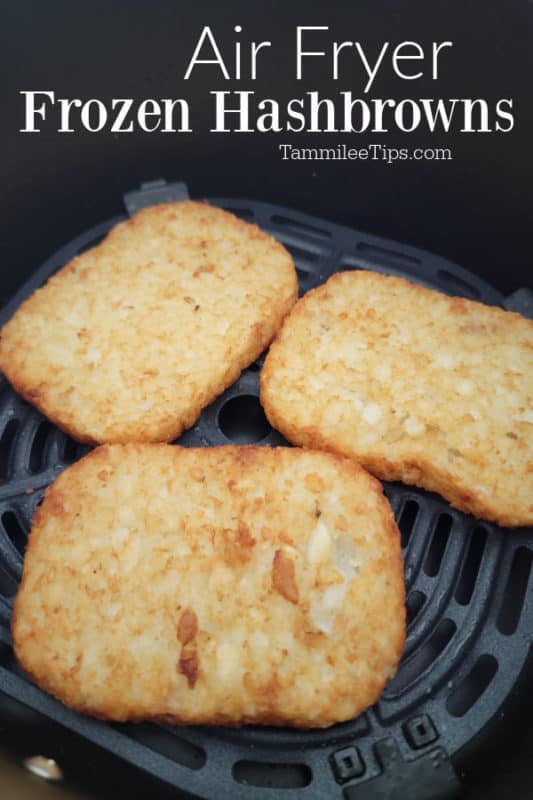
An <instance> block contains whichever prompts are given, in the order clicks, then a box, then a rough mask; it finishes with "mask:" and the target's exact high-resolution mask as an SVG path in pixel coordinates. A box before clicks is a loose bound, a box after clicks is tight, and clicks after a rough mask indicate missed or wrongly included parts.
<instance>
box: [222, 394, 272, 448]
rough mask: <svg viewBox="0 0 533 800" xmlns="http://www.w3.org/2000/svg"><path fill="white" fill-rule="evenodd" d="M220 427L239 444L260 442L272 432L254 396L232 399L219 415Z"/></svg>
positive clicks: (229, 437) (227, 436)
mask: <svg viewBox="0 0 533 800" xmlns="http://www.w3.org/2000/svg"><path fill="white" fill-rule="evenodd" d="M218 427H219V428H220V430H221V431H222V433H223V434H224V436H225V437H226V438H227V439H230V440H231V441H232V442H236V443H237V444H251V443H253V442H259V441H261V439H264V438H265V436H267V435H268V434H269V433H270V431H271V430H272V428H271V427H270V424H269V422H268V420H267V418H266V417H265V412H264V411H263V409H262V408H261V404H260V403H259V398H258V397H256V396H255V395H252V394H242V395H237V396H236V397H231V398H230V399H229V400H228V401H227V402H226V403H225V404H224V405H223V406H222V408H221V409H220V411H219V413H218Z"/></svg>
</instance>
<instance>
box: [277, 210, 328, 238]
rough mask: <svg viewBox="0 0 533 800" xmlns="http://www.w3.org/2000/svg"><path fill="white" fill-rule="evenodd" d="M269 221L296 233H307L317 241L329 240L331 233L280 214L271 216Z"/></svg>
mask: <svg viewBox="0 0 533 800" xmlns="http://www.w3.org/2000/svg"><path fill="white" fill-rule="evenodd" d="M270 219H271V221H272V222H273V223H274V224H275V225H281V226H282V227H284V228H289V229H290V230H292V231H295V232H296V233H307V234H309V235H310V236H316V237H317V238H318V239H331V231H328V230H325V229H324V228H317V227H315V226H314V225H309V223H307V222H300V220H296V219H290V218H289V217H284V216H282V215H281V214H273V215H272V216H271V218H270Z"/></svg>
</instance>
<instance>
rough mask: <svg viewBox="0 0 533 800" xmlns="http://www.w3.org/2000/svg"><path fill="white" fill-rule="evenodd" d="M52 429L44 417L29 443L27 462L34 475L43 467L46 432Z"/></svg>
mask: <svg viewBox="0 0 533 800" xmlns="http://www.w3.org/2000/svg"><path fill="white" fill-rule="evenodd" d="M53 430H54V428H53V425H52V424H51V423H50V422H48V420H46V419H45V420H43V421H42V422H41V423H39V427H38V428H37V430H36V432H35V436H34V437H33V442H32V445H31V451H30V463H29V467H30V472H31V473H33V474H34V475H35V473H36V472H40V471H41V470H42V469H43V468H44V467H45V452H46V440H47V438H48V434H49V433H51V432H52V431H53Z"/></svg>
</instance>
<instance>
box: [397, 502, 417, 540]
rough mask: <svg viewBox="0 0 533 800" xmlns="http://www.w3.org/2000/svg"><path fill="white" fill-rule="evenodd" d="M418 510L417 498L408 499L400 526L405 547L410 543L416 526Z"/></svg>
mask: <svg viewBox="0 0 533 800" xmlns="http://www.w3.org/2000/svg"><path fill="white" fill-rule="evenodd" d="M418 511H419V506H418V503H417V502H416V500H408V501H407V502H406V504H405V505H404V507H403V509H402V512H401V514H400V520H399V522H398V527H399V529H400V533H401V537H402V547H403V548H405V547H407V545H408V544H409V539H410V538H411V533H412V532H413V528H414V527H415V522H416V518H417V516H418Z"/></svg>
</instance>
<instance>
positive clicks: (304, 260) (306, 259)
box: [284, 242, 320, 272]
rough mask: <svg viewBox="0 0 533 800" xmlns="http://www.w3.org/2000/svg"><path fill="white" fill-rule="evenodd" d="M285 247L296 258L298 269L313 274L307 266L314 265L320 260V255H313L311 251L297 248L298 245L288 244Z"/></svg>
mask: <svg viewBox="0 0 533 800" xmlns="http://www.w3.org/2000/svg"><path fill="white" fill-rule="evenodd" d="M284 245H285V247H286V248H287V250H288V251H289V253H290V254H291V255H292V257H293V258H294V262H295V264H296V267H297V269H300V270H302V271H303V272H311V271H312V270H311V269H309V267H307V264H314V263H315V262H316V261H318V259H319V258H320V253H313V252H312V251H311V250H304V249H303V248H302V247H296V245H294V244H287V243H286V242H284Z"/></svg>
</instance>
